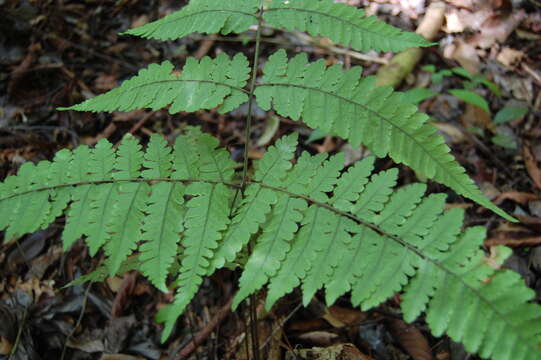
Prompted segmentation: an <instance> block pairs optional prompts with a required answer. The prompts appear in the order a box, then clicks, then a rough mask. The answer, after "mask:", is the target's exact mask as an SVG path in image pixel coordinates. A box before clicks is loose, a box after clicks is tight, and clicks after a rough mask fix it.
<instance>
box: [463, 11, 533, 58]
mask: <svg viewBox="0 0 541 360" xmlns="http://www.w3.org/2000/svg"><path fill="white" fill-rule="evenodd" d="M524 18H526V13H525V12H524V11H523V10H520V11H514V12H512V13H510V14H506V15H500V16H492V17H490V18H488V19H487V20H486V21H484V22H483V24H482V26H481V27H480V33H479V34H476V35H475V36H474V37H473V38H471V39H470V40H469V43H470V44H471V45H473V46H478V47H481V48H485V49H486V48H489V47H491V46H492V45H493V44H494V43H496V42H500V43H503V42H505V40H507V38H508V37H509V35H511V33H512V32H513V31H514V30H515V29H516V28H517V26H518V25H519V24H520V22H521V21H522V20H523V19H524Z"/></svg>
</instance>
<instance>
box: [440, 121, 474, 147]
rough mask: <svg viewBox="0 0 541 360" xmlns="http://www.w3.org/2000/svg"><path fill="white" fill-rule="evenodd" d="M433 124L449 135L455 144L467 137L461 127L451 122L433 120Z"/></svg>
mask: <svg viewBox="0 0 541 360" xmlns="http://www.w3.org/2000/svg"><path fill="white" fill-rule="evenodd" d="M432 125H434V126H435V127H436V128H437V129H438V130H439V131H441V132H442V133H444V134H446V135H448V136H449V138H450V140H451V143H453V144H457V143H461V142H463V141H464V140H465V139H466V136H465V135H464V132H463V131H462V130H461V129H460V128H459V127H457V126H455V125H453V124H451V123H444V122H433V123H432Z"/></svg>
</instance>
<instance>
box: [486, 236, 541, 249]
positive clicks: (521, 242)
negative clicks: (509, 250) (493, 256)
mask: <svg viewBox="0 0 541 360" xmlns="http://www.w3.org/2000/svg"><path fill="white" fill-rule="evenodd" d="M539 244H541V236H534V237H527V238H523V239H513V238H509V237H505V238H504V237H497V238H491V239H488V240H485V243H484V245H485V246H486V247H491V246H497V245H505V246H509V247H520V246H536V245H539Z"/></svg>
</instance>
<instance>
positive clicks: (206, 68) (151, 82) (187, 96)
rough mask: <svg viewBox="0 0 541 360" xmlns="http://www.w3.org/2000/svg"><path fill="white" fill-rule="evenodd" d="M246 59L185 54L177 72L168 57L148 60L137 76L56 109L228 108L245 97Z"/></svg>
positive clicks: (172, 112)
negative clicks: (183, 61) (94, 95)
mask: <svg viewBox="0 0 541 360" xmlns="http://www.w3.org/2000/svg"><path fill="white" fill-rule="evenodd" d="M249 71H250V68H249V67H248V60H247V59H246V57H245V56H244V55H242V54H237V55H236V56H235V57H234V58H233V59H230V58H229V57H228V56H227V55H226V54H224V53H221V54H220V55H218V57H217V58H216V59H211V58H209V57H204V58H202V59H201V60H196V59H195V58H188V59H187V60H186V64H185V65H184V68H183V71H182V73H181V74H180V75H176V74H174V73H173V65H172V64H171V63H170V62H169V61H164V62H163V63H161V64H152V65H150V66H149V67H148V68H146V69H143V70H140V71H139V74H138V75H137V76H134V77H132V78H131V79H129V80H126V81H124V82H123V83H122V85H121V86H120V87H118V88H116V89H113V90H111V91H109V92H107V93H105V94H101V95H98V96H96V97H94V98H92V99H88V100H86V101H84V102H82V103H80V104H78V105H74V106H71V107H62V108H59V110H78V111H92V112H97V111H104V112H113V111H131V110H136V109H144V108H149V109H152V110H158V109H161V108H163V107H166V106H168V105H170V107H169V113H171V114H176V113H178V112H181V111H188V112H193V111H197V110H200V109H212V108H215V107H219V110H220V112H224V113H225V112H228V111H231V110H233V109H235V108H237V107H238V106H240V105H241V104H242V103H244V102H246V101H247V100H248V95H247V94H246V92H245V90H243V87H244V86H245V85H246V82H247V79H248V77H249V75H248V74H249Z"/></svg>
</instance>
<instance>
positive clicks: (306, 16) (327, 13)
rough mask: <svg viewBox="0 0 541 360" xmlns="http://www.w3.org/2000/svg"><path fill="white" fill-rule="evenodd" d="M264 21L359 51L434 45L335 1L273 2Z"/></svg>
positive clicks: (265, 13)
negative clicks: (321, 37) (320, 37)
mask: <svg viewBox="0 0 541 360" xmlns="http://www.w3.org/2000/svg"><path fill="white" fill-rule="evenodd" d="M263 19H264V20H265V21H266V22H268V23H269V24H271V25H272V26H274V27H280V28H285V29H287V30H290V31H291V30H298V31H305V32H307V33H309V34H310V35H312V36H325V37H328V38H329V39H331V40H332V41H334V42H336V43H339V44H342V45H344V46H350V47H351V48H352V49H354V50H358V51H369V50H374V49H375V50H379V51H393V52H398V51H402V50H405V49H408V48H413V47H422V46H432V45H433V44H432V43H430V42H428V41H426V40H425V39H424V38H423V37H422V36H420V35H418V34H415V33H411V32H405V31H402V30H400V29H398V28H395V27H393V26H391V25H388V24H386V23H384V22H381V21H378V20H377V18H376V17H375V16H369V17H365V13H364V10H360V9H356V8H354V7H352V6H348V5H346V4H340V3H335V2H333V1H332V0H317V1H314V0H289V1H283V0H272V1H271V2H270V4H269V5H267V7H266V9H265V11H264V13H263Z"/></svg>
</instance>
